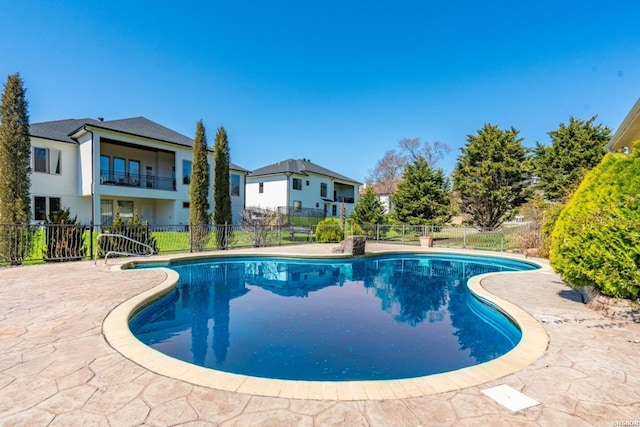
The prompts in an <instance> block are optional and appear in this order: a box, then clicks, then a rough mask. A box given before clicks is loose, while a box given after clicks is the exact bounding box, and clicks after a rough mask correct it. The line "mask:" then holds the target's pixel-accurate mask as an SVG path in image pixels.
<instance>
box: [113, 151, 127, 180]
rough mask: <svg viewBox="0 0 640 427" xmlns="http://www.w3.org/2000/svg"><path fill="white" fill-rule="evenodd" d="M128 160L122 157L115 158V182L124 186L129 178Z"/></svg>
mask: <svg viewBox="0 0 640 427" xmlns="http://www.w3.org/2000/svg"><path fill="white" fill-rule="evenodd" d="M126 165H127V163H126V160H125V159H123V158H121V157H114V158H113V180H114V181H115V182H117V183H119V184H124V183H125V179H126V177H127V169H126Z"/></svg>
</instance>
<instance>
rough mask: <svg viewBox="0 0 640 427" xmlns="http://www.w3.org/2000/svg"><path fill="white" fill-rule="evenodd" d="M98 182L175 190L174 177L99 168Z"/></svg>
mask: <svg viewBox="0 0 640 427" xmlns="http://www.w3.org/2000/svg"><path fill="white" fill-rule="evenodd" d="M100 184H104V185H117V186H121V187H139V188H149V189H154V190H175V189H176V180H175V178H165V177H161V176H152V175H142V174H131V173H122V172H114V171H110V170H104V169H102V170H100Z"/></svg>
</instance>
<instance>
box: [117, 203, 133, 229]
mask: <svg viewBox="0 0 640 427" xmlns="http://www.w3.org/2000/svg"><path fill="white" fill-rule="evenodd" d="M118 210H119V212H120V219H122V222H123V223H125V224H128V223H130V222H131V221H132V220H133V202H132V201H131V200H118Z"/></svg>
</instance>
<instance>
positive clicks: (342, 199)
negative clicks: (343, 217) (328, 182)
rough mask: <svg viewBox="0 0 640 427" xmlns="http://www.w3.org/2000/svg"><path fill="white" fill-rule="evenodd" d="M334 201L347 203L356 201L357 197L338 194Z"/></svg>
mask: <svg viewBox="0 0 640 427" xmlns="http://www.w3.org/2000/svg"><path fill="white" fill-rule="evenodd" d="M333 201H334V202H345V203H355V198H354V197H347V196H336V197H334V200H333Z"/></svg>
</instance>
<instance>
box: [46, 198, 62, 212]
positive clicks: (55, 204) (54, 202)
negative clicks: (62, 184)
mask: <svg viewBox="0 0 640 427" xmlns="http://www.w3.org/2000/svg"><path fill="white" fill-rule="evenodd" d="M58 212H60V197H49V215H53V214H57V213H58Z"/></svg>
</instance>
